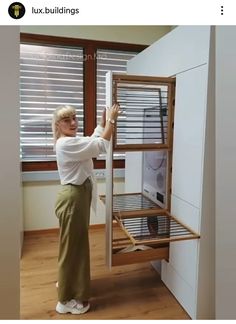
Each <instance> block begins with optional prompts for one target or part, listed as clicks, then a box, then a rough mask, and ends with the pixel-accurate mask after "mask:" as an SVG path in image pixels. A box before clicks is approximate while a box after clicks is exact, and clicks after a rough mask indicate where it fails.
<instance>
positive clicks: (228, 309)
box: [216, 26, 236, 319]
mask: <svg viewBox="0 0 236 324" xmlns="http://www.w3.org/2000/svg"><path fill="white" fill-rule="evenodd" d="M235 40H236V27H235V26H227V27H223V26H219V27H216V318H217V319H235V318H236V307H235V305H236V303H235V300H236V238H235V227H236V220H235V214H236V212H235V210H236V208H235V201H236V199H235V186H236V172H235V167H236V140H235V139H236V100H235V91H236V77H235V76H236V60H235V58H236V41H235Z"/></svg>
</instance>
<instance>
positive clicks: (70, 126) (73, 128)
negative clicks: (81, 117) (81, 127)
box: [57, 115, 78, 137]
mask: <svg viewBox="0 0 236 324" xmlns="http://www.w3.org/2000/svg"><path fill="white" fill-rule="evenodd" d="M57 125H58V128H59V131H60V133H61V135H64V136H70V137H73V136H76V132H77V128H78V120H77V118H76V115H72V116H70V117H64V118H62V119H61V120H59V122H58V124H57Z"/></svg>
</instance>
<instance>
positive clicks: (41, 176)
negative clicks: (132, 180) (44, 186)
mask: <svg viewBox="0 0 236 324" xmlns="http://www.w3.org/2000/svg"><path fill="white" fill-rule="evenodd" d="M93 173H94V176H95V178H96V179H97V180H105V178H106V169H95V170H94V171H93ZM124 177H125V169H114V178H115V179H122V178H124ZM43 181H59V174H58V171H33V172H22V182H43Z"/></svg>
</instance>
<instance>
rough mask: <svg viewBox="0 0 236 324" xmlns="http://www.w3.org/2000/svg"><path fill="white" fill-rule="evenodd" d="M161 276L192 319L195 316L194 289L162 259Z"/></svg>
mask: <svg viewBox="0 0 236 324" xmlns="http://www.w3.org/2000/svg"><path fill="white" fill-rule="evenodd" d="M161 278H162V280H163V282H164V283H165V285H166V286H167V287H168V288H169V289H170V291H171V292H172V293H173V295H174V296H175V297H176V299H177V300H178V301H179V303H180V304H181V305H182V306H183V307H184V309H185V310H186V311H187V313H188V314H189V315H190V316H191V318H192V319H195V318H196V306H195V305H196V294H195V291H194V289H193V288H192V287H191V286H190V285H189V284H188V283H187V282H186V281H185V280H184V279H183V277H181V276H180V275H179V274H178V273H177V272H176V271H175V269H174V268H173V267H172V266H171V264H168V263H167V262H166V261H162V269H161Z"/></svg>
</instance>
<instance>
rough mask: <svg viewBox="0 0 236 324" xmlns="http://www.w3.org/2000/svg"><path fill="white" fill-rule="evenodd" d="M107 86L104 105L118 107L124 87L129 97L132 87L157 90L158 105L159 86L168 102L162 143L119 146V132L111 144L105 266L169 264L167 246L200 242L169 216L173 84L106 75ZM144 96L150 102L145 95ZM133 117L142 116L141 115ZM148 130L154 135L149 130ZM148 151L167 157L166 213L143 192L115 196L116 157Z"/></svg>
mask: <svg viewBox="0 0 236 324" xmlns="http://www.w3.org/2000/svg"><path fill="white" fill-rule="evenodd" d="M106 84H107V88H108V91H107V93H108V95H107V102H106V104H107V106H111V105H112V104H113V103H115V102H119V95H117V92H118V90H119V88H122V87H123V86H124V85H125V87H126V88H127V89H128V94H130V92H129V91H130V89H131V88H132V90H133V89H135V91H136V90H137V91H140V88H142V87H143V88H145V89H149V90H148V91H152V89H155V92H156V95H157V97H158V96H159V97H158V98H159V99H158V100H159V101H160V96H161V95H160V91H161V89H163V88H162V86H165V87H166V88H165V89H168V90H167V92H168V96H167V99H168V100H166V104H167V105H166V110H167V114H166V115H167V119H166V121H165V122H166V124H165V126H166V128H164V126H163V125H164V124H163V122H164V120H161V118H162V116H161V115H160V114H159V115H158V120H159V123H160V125H162V126H163V129H162V132H161V135H160V136H161V137H160V138H161V140H160V142H158V143H157V142H155V141H153V142H152V141H151V142H150V143H146V142H145V141H143V142H142V140H143V139H142V140H141V142H140V141H137V143H134V142H135V141H133V143H128V144H127V143H121V142H120V141H119V132H118V131H117V132H116V133H115V134H114V136H113V140H112V141H111V144H110V147H109V150H108V153H107V160H106V168H107V174H106V195H105V196H104V195H103V196H100V198H101V200H102V202H103V203H104V204H105V205H106V250H107V251H106V255H107V264H108V266H109V267H111V266H115V265H122V264H131V263H137V262H144V261H151V260H157V259H165V260H168V259H169V245H170V243H171V242H176V241H183V240H190V239H198V238H199V237H200V236H199V235H198V234H197V233H195V232H194V231H192V230H191V229H190V228H189V227H188V226H186V225H185V224H183V223H182V222H180V221H179V220H177V219H176V218H175V217H174V216H173V215H171V214H170V196H171V172H172V144H173V125H174V123H173V118H174V103H175V102H174V100H175V99H174V98H175V79H173V78H153V77H140V76H127V75H116V74H112V73H108V74H107V80H106ZM128 84H131V86H130V87H129V86H127V85H128ZM153 87H154V88H153ZM150 89H151V90H150ZM122 91H123V90H122ZM145 91H146V90H145ZM141 93H142V92H141ZM149 93H151V92H149ZM147 97H148V98H149V95H148V96H147ZM121 108H122V105H121ZM147 109H149V107H148V108H147ZM135 114H136V112H135ZM130 116H131V117H132V116H133V115H132V114H130ZM135 116H136V117H137V116H138V118H139V117H140V116H139V115H135ZM153 116H154V115H153ZM156 116H157V115H156ZM126 117H127V111H126ZM151 117H152V116H151ZM140 119H141V118H140ZM129 122H130V120H129V121H128V122H127V121H126V124H125V125H126V126H127V127H128V126H129V125H130V124H129ZM132 122H133V121H132ZM119 123H120V121H119V119H118V121H117V129H119V125H120V124H119ZM131 125H133V124H131ZM151 130H152V131H153V128H152V126H151ZM127 133H128V131H127ZM141 133H142V132H141ZM153 138H154V139H155V136H154V137H151V139H153ZM147 150H149V151H158V150H164V151H166V152H167V161H168V163H167V170H166V171H167V188H166V196H167V198H166V203H165V207H164V208H163V207H161V206H159V205H158V204H156V203H155V202H154V201H153V200H152V199H150V198H149V197H148V196H146V195H145V194H144V193H139V192H138V193H137V192H136V193H125V194H119V195H114V194H113V154H114V152H117V151H125V152H132V151H139V152H144V151H147ZM140 176H141V175H140Z"/></svg>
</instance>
